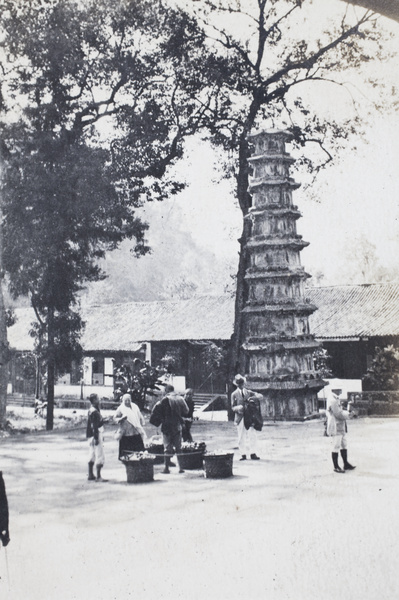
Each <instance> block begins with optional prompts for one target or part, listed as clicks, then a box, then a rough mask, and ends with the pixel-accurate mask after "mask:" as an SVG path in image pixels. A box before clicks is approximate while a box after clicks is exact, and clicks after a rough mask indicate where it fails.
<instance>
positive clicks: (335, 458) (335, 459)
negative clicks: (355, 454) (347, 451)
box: [331, 452, 345, 473]
mask: <svg viewBox="0 0 399 600" xmlns="http://www.w3.org/2000/svg"><path fill="white" fill-rule="evenodd" d="M331 456H332V461H333V465H334V471H335V472H336V473H345V471H344V470H343V469H341V467H340V466H339V465H338V452H332V453H331Z"/></svg>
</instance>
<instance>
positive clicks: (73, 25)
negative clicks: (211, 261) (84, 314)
mask: <svg viewBox="0 0 399 600" xmlns="http://www.w3.org/2000/svg"><path fill="white" fill-rule="evenodd" d="M0 12H1V18H0V28H1V33H2V36H1V45H2V48H3V53H2V55H1V56H2V64H1V67H2V70H3V73H4V78H3V83H2V90H1V92H2V93H1V105H0V108H1V115H2V121H1V132H2V140H3V159H4V175H3V194H4V198H3V213H4V224H3V225H4V226H3V231H4V266H5V269H6V271H7V272H8V274H9V276H10V281H11V290H12V292H13V294H14V295H19V294H28V295H29V296H30V298H31V301H32V305H33V307H34V309H35V311H36V315H37V318H38V326H37V327H36V329H37V332H38V347H39V350H40V352H41V353H42V354H43V355H44V357H45V360H46V361H47V364H48V394H49V397H48V400H49V409H48V413H47V414H48V416H47V419H48V422H47V426H48V428H49V429H51V428H52V419H53V412H52V406H53V393H54V392H53V388H54V376H55V372H56V368H58V370H62V369H63V368H64V365H65V363H66V362H67V361H68V360H70V359H71V358H72V357H73V356H76V355H77V354H78V352H79V343H78V341H79V334H80V331H81V327H82V322H81V320H80V317H79V312H78V310H77V309H74V307H76V304H77V300H78V292H79V291H80V290H81V289H82V287H83V286H84V284H85V283H87V282H89V281H93V280H97V279H99V278H101V277H102V276H103V274H102V272H101V269H100V268H99V266H98V264H97V260H98V259H99V258H101V257H103V256H104V255H105V252H106V251H108V250H111V249H113V248H116V247H117V246H118V244H119V243H120V242H121V241H122V240H124V239H126V238H128V239H132V240H134V245H133V251H134V252H135V254H136V255H140V254H144V253H146V252H147V251H148V247H147V246H146V243H145V239H144V236H145V230H146V227H147V225H146V224H145V223H143V222H142V221H141V220H140V219H139V218H138V217H137V215H136V212H135V211H136V209H137V208H138V207H139V206H141V205H142V203H143V202H144V201H145V200H147V201H148V200H162V199H163V198H165V197H167V196H168V195H169V194H175V193H177V192H178V191H179V190H180V189H181V188H182V185H183V184H182V183H181V182H178V181H176V180H175V179H172V178H168V173H167V169H168V166H169V165H170V164H171V163H173V161H174V160H176V159H177V158H179V157H180V156H181V154H182V147H183V146H182V143H183V139H184V136H185V135H187V134H189V133H192V132H194V131H196V130H197V128H198V127H199V126H200V125H201V123H202V118H203V113H204V111H205V110H206V98H205V96H203V97H202V98H201V102H198V101H197V98H196V95H197V93H198V92H200V91H201V88H202V87H203V82H202V78H201V77H198V78H197V79H195V78H192V77H191V76H190V73H189V72H188V70H187V65H186V63H185V61H184V60H183V58H182V57H183V55H184V54H185V53H186V52H190V57H191V63H190V68H195V63H196V62H197V63H199V61H201V63H202V67H203V71H202V73H203V77H205V76H206V69H207V67H206V65H205V64H204V63H203V55H201V53H200V51H199V45H200V42H201V36H200V35H199V34H198V32H197V31H194V30H193V27H192V23H191V22H190V19H189V18H188V17H187V16H186V15H184V14H182V13H180V12H179V11H177V12H176V11H173V10H171V9H168V10H166V9H165V8H164V7H163V5H162V3H160V2H148V1H146V0H132V1H128V2H126V1H124V0H120V1H116V2H113V3H112V6H111V5H110V4H109V2H107V1H106V0H103V1H95V2H94V1H93V2H92V1H88V2H85V3H80V2H75V1H73V0H60V1H57V0H54V1H52V0H49V1H45V0H31V1H29V2H26V3H14V2H8V1H2V2H1V3H0ZM171 44H172V45H173V56H172V58H170V54H171V52H170V45H171ZM179 53H180V54H181V56H180V59H179V60H177V59H176V57H177V55H178V54H179ZM211 88H212V85H211V86H209V85H208V88H207V90H208V91H209V92H210V94H212V90H211ZM187 90H188V91H189V93H188V95H187V93H186V91H187ZM183 98H184V101H183ZM190 98H191V100H190ZM76 308H77V307H76Z"/></svg>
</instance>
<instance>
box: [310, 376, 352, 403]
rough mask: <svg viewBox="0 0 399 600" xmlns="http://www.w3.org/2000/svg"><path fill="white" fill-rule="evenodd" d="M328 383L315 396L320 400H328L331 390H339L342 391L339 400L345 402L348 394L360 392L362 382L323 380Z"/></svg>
mask: <svg viewBox="0 0 399 600" xmlns="http://www.w3.org/2000/svg"><path fill="white" fill-rule="evenodd" d="M325 381H328V385H326V386H325V387H324V388H323V389H322V390H320V392H319V393H318V394H317V396H318V398H319V399H320V400H323V399H326V400H327V399H328V398H330V397H331V395H332V392H331V390H335V389H340V390H342V394H341V396H340V398H341V400H347V398H348V392H361V391H362V380H361V379H325Z"/></svg>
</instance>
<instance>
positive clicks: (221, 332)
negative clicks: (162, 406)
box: [8, 296, 234, 352]
mask: <svg viewBox="0 0 399 600" xmlns="http://www.w3.org/2000/svg"><path fill="white" fill-rule="evenodd" d="M15 314H16V316H17V322H16V323H15V325H13V326H12V327H11V328H10V329H9V330H8V339H9V342H10V345H11V346H12V347H13V348H15V349H17V350H31V349H32V348H33V340H32V338H30V337H29V335H28V331H29V329H30V328H31V325H30V324H31V322H32V321H34V314H33V311H32V309H26V308H20V309H16V310H15ZM82 318H83V320H84V321H85V323H86V327H85V330H84V332H83V336H82V340H81V343H82V346H83V348H84V350H85V351H86V352H89V351H92V350H93V351H96V350H112V351H116V350H121V351H133V350H137V348H138V346H139V343H140V342H151V341H162V340H169V341H172V340H210V339H213V340H227V339H229V338H230V337H231V334H232V332H233V324H234V299H233V298H231V297H230V296H198V297H196V298H191V299H189V300H177V301H163V302H125V303H120V304H102V305H98V306H94V305H93V306H88V307H84V308H83V309H82Z"/></svg>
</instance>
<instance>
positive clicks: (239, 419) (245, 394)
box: [231, 374, 262, 460]
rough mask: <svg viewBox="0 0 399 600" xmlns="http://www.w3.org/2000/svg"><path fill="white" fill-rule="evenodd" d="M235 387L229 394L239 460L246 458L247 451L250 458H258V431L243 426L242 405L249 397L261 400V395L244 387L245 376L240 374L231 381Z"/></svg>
mask: <svg viewBox="0 0 399 600" xmlns="http://www.w3.org/2000/svg"><path fill="white" fill-rule="evenodd" d="M233 383H234V385H235V386H236V387H237V389H236V390H235V391H234V392H233V393H232V394H231V408H232V410H233V412H234V413H235V416H234V423H235V424H236V426H237V435H238V449H239V452H240V454H241V458H240V460H246V458H247V453H248V451H249V454H250V457H251V460H259V456H258V455H257V451H258V432H257V431H256V429H255V428H254V427H252V426H251V427H249V428H248V429H246V428H245V425H244V405H245V401H248V400H249V399H250V398H254V399H256V400H261V399H262V395H261V394H257V393H256V392H253V391H252V390H249V389H248V388H246V387H245V378H244V377H243V376H242V375H239V374H238V375H236V376H235V377H234V381H233Z"/></svg>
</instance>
